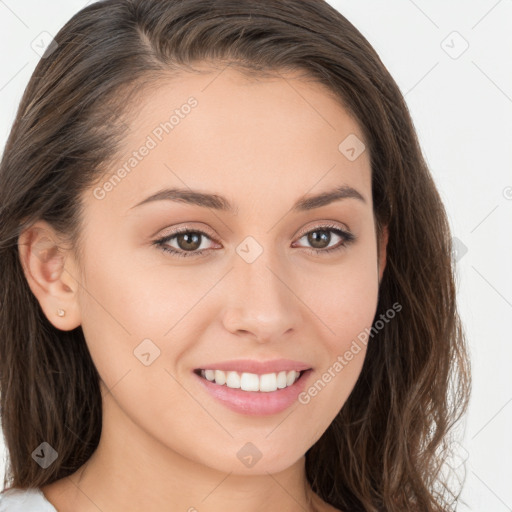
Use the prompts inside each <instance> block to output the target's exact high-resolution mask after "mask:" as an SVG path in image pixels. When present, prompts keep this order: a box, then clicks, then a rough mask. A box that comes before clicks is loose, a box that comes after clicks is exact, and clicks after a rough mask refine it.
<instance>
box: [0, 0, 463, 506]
mask: <svg viewBox="0 0 512 512" xmlns="http://www.w3.org/2000/svg"><path fill="white" fill-rule="evenodd" d="M55 41H56V43H57V44H56V45H54V46H53V47H52V46H51V47H50V49H49V50H48V51H47V54H46V55H44V58H42V59H41V60H40V62H39V63H38V65H37V67H36V69H35V71H34V73H33V74H32V77H31V79H30V82H29V83H28V86H27V88H26V90H25V92H24V95H23V98H22V100H21V103H20V105H19V109H18V112H17V115H16V119H15V121H14V124H13V127H12V130H11V132H10V135H9V138H8V141H7V144H6V147H5V151H4V154H3V158H2V161H1V164H0V165H1V166H0V204H1V209H0V265H1V269H0V275H1V276H2V280H1V283H0V301H1V302H0V384H1V401H0V405H1V415H2V427H3V432H4V437H5V443H6V446H7V450H8V455H9V460H8V466H7V470H6V476H5V478H4V487H7V486H9V488H12V487H17V488H27V487H42V486H44V485H47V484H50V483H52V482H53V481H55V480H59V479H61V478H63V477H66V476H68V475H70V474H72V473H74V472H75V471H76V470H77V469H78V468H79V467H80V466H82V465H83V464H84V463H85V462H86V461H87V459H88V458H89V457H90V456H91V454H92V453H93V451H94V450H95V448H96V447H97V445H98V442H99V438H100V434H101V421H102V414H101V406H102V402H101V395H100V388H99V375H98V373H97V371H96V368H95V367H94V364H93V362H92V360H91V357H90V354H89V351H88V349H87V345H86V341H85V338H84V335H83V332H82V329H81V327H78V328H76V329H74V330H72V331H61V330H58V329H56V328H54V327H53V325H52V324H51V323H50V322H49V321H48V319H47V318H46V316H45V315H44V313H43V312H42V309H41V308H40V306H39V303H38V301H37V300H36V298H35V297H34V295H33V294H32V292H31V290H30V288H29V286H28V283H27V281H26V279H25V276H24V273H23V269H22V266H21V264H20V259H19V254H18V248H17V241H18V237H19V235H20V233H21V232H22V231H23V230H24V229H26V228H27V227H29V226H30V225H31V224H33V223H34V222H36V221H37V220H45V221H47V222H48V223H49V224H50V225H52V226H53V227H54V229H56V230H57V232H59V233H62V235H63V236H65V237H66V239H67V240H69V242H70V244H71V245H72V247H73V248H74V249H75V251H76V253H77V257H78V255H79V254H80V243H81V241H80V233H81V218H82V217H81V214H82V213H83V210H82V205H81V203H80V201H79V200H78V199H79V197H80V195H81V194H82V192H84V191H85V190H87V189H89V188H90V187H91V186H92V185H93V184H94V183H96V182H97V180H98V178H101V176H102V174H103V173H104V172H105V171H106V170H107V169H108V165H109V163H110V162H111V161H112V158H113V156H114V155H115V154H116V150H117V149H118V148H119V143H120V141H121V140H122V136H123V133H124V131H125V129H126V126H127V125H126V120H127V118H128V116H129V115H130V112H132V111H133V109H134V108H135V105H136V99H137V95H138V94H139V93H140V91H141V90H142V89H143V88H144V87H147V86H151V84H153V83H156V82H157V81H158V80H159V78H161V77H163V76H167V77H169V76H173V73H174V74H178V73H179V72H182V71H191V72H193V71H194V69H193V67H192V64H193V63H196V62H201V61H210V62H216V63H224V64H226V65H227V64H229V65H231V66H233V67H236V68H237V69H240V70H243V71H244V72H246V73H249V74H251V73H252V74H253V75H255V76H257V75H261V74H263V73H274V74H278V73H279V72H280V71H282V70H300V71H302V72H305V75H307V76H310V77H312V78H313V79H314V80H316V81H318V82H319V83H321V84H324V85H326V86H327V87H328V88H329V90H330V91H332V93H334V94H335V95H336V97H337V98H338V99H339V101H340V103H341V104H342V105H343V107H344V108H346V109H347V111H348V112H349V113H350V114H351V115H352V116H353V117H354V118H355V119H356V120H357V122H358V123H359V124H360V126H361V129H362V130H363V133H364V135H365V140H366V142H367V150H368V151H369V154H370V156H371V169H372V194H373V203H374V216H375V219H376V225H377V236H379V237H380V236H381V233H382V228H383V226H385V225H386V226H387V227H388V231H389V241H388V245H387V266H386V269H385V272H384V275H383V279H382V282H381V284H380V291H379V301H378V308H377V313H376V317H375V318H376V319H377V318H379V317H380V315H381V314H383V313H384V312H386V311H387V310H389V309H390V308H392V305H393V304H395V303H399V304H400V305H401V307H402V309H401V311H400V314H398V315H396V317H395V318H394V319H393V321H392V322H389V323H388V324H387V325H386V328H385V329H381V330H379V331H378V332H376V333H375V335H374V336H372V338H371V339H370V341H369V343H368V349H367V354H366V359H365V362H364V365H363V368H362V371H361V375H360V377H359V379H358V380H357V383H356V385H355V387H354V389H353V391H352V393H351V395H350V396H349V398H348V400H347V402H346V403H345V404H344V406H343V408H342V409H341V411H340V412H339V414H338V415H337V416H336V418H335V419H334V421H333V422H332V424H331V425H330V426H329V428H328V429H327V430H326V432H325V433H324V434H323V436H322V437H321V438H320V439H319V440H318V441H317V442H316V444H315V445H314V446H312V447H311V448H310V449H309V450H308V452H307V453H306V474H307V478H308V481H309V483H310V484H311V486H312V488H313V490H314V491H315V492H316V493H317V494H319V495H320V496H321V497H322V498H323V499H324V500H325V501H327V502H328V503H330V504H332V505H333V506H334V507H336V508H339V509H341V510H346V511H348V510H365V511H381V510H389V511H401V512H403V511H404V510H421V511H442V510H443V511H444V510H447V509H448V508H450V507H452V506H453V504H454V503H455V502H456V500H457V497H458V492H460V491H457V490H454V489H450V487H449V486H448V483H447V482H446V481H444V480H443V478H442V476H441V475H442V474H443V473H442V472H441V469H442V467H443V463H444V461H445V458H446V457H447V456H448V455H449V454H450V442H449V439H450V435H449V434H451V433H452V431H453V429H452V426H453V425H454V424H455V423H456V422H457V421H458V420H459V419H460V417H461V415H462V414H463V413H464V412H465V410H466V407H467V402H468V397H469V391H470V372H469V360H468V355H467V348H466V342H465V337H464V332H463V329H462V326H461V322H460V319H459V316H458V312H457V308H456V289H455V274H454V262H453V260H452V256H451V236H450V229H449V225H448V222H447V216H446V213H445V209H444V207H443V204H442V202H441V199H440V196H439V194H438V191H437V189H436V187H435V184H434V182H433V180H432V176H431V174H430V172H429V170H428V167H427V165H426V162H425V160H424V158H423V155H422V152H421V149H420V146H419V143H418V139H417V135H416V133H415V130H414V127H413V123H412V121H411V117H410V114H409V111H408V109H407V106H406V103H405V101H404V98H403V96H402V94H401V93H400V90H399V88H398V86H397V85H396V83H395V81H394V80H393V78H392V77H391V76H390V74H389V73H388V71H387V70H386V68H385V66H384V65H383V63H382V62H381V60H380V58H379V57H378V55H377V53H376V52H375V50H374V49H373V48H372V47H371V45H370V44H369V43H368V41H367V40H366V39H365V38H364V37H363V36H362V34H361V33H360V32H359V31H358V30H357V29H356V28H355V27H354V26H353V25H352V24H351V23H350V22H349V21H348V20H347V19H346V18H345V17H344V16H342V15H341V14H340V13H339V12H338V11H336V10H335V9H334V8H333V7H331V6H330V5H329V4H327V3H326V2H324V1H323V0H258V1H257V2H256V1H252V0H236V1H234V0H215V1H213V0H211V1H208V0H179V1H178V0H106V1H100V2H96V3H94V4H92V5H90V6H88V7H86V8H84V9H82V10H81V11H80V12H78V13H77V14H76V15H75V16H73V17H72V18H71V20H70V21H69V22H68V23H67V24H66V25H65V26H64V27H63V28H62V29H61V30H60V31H59V33H58V34H57V35H56V37H55ZM340 142H341V141H340ZM43 441H46V442H47V443H49V444H50V445H51V446H52V447H53V448H54V449H55V450H56V451H57V452H58V458H57V460H55V462H54V463H53V464H51V465H50V466H49V467H47V468H46V469H43V468H41V467H40V466H39V465H38V464H37V463H36V462H35V461H34V459H33V457H32V452H33V451H34V450H35V448H36V447H38V446H39V445H40V444H41V442H43Z"/></svg>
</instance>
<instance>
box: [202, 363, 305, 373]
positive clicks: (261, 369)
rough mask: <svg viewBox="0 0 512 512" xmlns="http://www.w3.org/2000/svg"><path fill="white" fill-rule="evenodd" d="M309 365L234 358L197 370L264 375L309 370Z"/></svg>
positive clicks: (206, 365)
mask: <svg viewBox="0 0 512 512" xmlns="http://www.w3.org/2000/svg"><path fill="white" fill-rule="evenodd" d="M310 368H311V366H310V365H308V364H306V363H302V362H300V361H293V360H291V359H272V360H269V361H256V360H254V359H236V360H231V361H219V362H217V363H211V364H205V365H204V366H200V367H199V368H197V369H198V370H199V369H201V370H223V371H234V372H238V373H244V372H246V373H256V374H259V375H264V374H265V373H279V372H282V371H290V370H298V371H302V370H309V369H310Z"/></svg>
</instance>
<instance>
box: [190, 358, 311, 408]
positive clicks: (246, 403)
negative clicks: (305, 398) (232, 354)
mask: <svg viewBox="0 0 512 512" xmlns="http://www.w3.org/2000/svg"><path fill="white" fill-rule="evenodd" d="M205 369H212V368H205ZM218 369H220V368H218ZM228 371H229V370H228ZM232 371H236V370H232ZM312 373H313V370H312V369H308V370H305V371H303V372H302V374H301V376H300V377H299V379H297V380H296V381H295V383H294V384H292V385H291V386H289V387H286V388H284V389H277V390H276V391H269V392H265V391H242V390H241V389H233V388H228V387H227V386H226V385H222V386H221V385H220V384H215V383H213V382H210V381H209V380H207V379H205V378H203V377H201V376H200V375H198V374H197V373H195V372H192V374H193V376H194V378H196V379H198V380H199V384H200V385H202V386H203V389H205V390H206V391H207V392H208V394H209V395H210V396H211V397H213V398H215V399H216V400H218V401H219V403H221V404H222V405H224V406H225V407H227V408H228V409H230V410H231V411H235V412H237V413H240V414H246V415H268V414H277V413H280V412H282V411H284V410H286V409H288V407H290V406H291V405H292V404H293V403H294V402H296V401H297V398H298V396H299V394H300V393H302V391H303V390H304V388H305V387H306V385H307V381H308V380H309V377H310V375H311V374H312Z"/></svg>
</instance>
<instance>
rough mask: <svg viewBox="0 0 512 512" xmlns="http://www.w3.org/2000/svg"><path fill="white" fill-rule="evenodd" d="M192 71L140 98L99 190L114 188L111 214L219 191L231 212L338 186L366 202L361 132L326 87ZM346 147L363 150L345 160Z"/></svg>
mask: <svg viewBox="0 0 512 512" xmlns="http://www.w3.org/2000/svg"><path fill="white" fill-rule="evenodd" d="M200 71H201V72H200V73H180V74H179V75H177V76H174V77H172V79H169V80H166V79H162V80H161V81H160V82H159V83H158V84H157V86H156V87H151V88H147V89H146V91H145V92H144V93H142V94H141V95H140V97H139V98H138V101H137V103H136V105H134V106H135V110H134V111H133V112H132V113H131V115H129V116H128V117H129V122H128V124H129V128H130V129H129V132H128V133H127V135H125V137H124V139H123V141H122V144H121V148H120V151H119V154H118V155H117V157H116V161H115V163H114V165H113V166H112V167H111V169H110V172H109V173H107V174H106V175H105V177H104V179H103V181H102V182H101V183H100V185H102V184H103V183H105V182H107V181H111V182H112V186H109V187H108V189H109V190H108V194H107V196H106V198H105V199H106V203H109V207H110V208H116V207H119V208H122V209H124V210H126V209H128V208H130V207H131V206H133V205H134V204H136V203H137V202H140V201H141V200H142V199H143V198H144V197H146V196H148V195H150V194H152V193H155V192H156V191H158V189H161V188H164V187H178V186H179V187H180V188H186V187H189V188H191V189H194V190H201V189H203V190H205V191H206V190H207V191H209V192H218V193H219V194H222V195H224V196H228V197H230V198H232V202H233V203H234V204H237V205H238V204H239V203H240V202H241V201H246V202H247V201H251V200H252V199H254V200H256V199H257V200H258V201H259V202H261V204H262V207H264V206H263V203H264V202H265V201H272V202H275V201H279V202H286V203H290V204H291V203H292V202H295V200H296V198H297V197H299V196H303V195H304V194H306V193H308V192H311V193H316V192H320V191H322V190H328V189H332V188H333V187H336V186H340V185H348V186H352V187H354V188H356V189H358V190H360V191H361V192H362V193H364V195H365V196H366V197H369V196H371V172H370V163H369V162H370V160H369V155H368V151H362V148H364V136H363V133H362V131H361V128H360V126H359V125H358V123H357V121H356V120H354V119H353V118H352V117H351V116H350V115H349V114H348V112H347V111H346V110H345V109H344V108H343V106H342V104H341V103H340V102H339V101H338V100H337V99H336V98H335V96H334V94H333V93H332V92H331V91H330V90H329V89H328V88H327V87H325V86H324V85H322V84H319V83H317V82H314V81H313V80H311V79H306V78H305V77H304V76H299V75H298V74H297V73H295V74H292V73H284V72H281V73H279V75H277V76H276V77H269V76H265V77H263V78H258V77H250V76H246V75H244V74H242V73H240V72H239V71H237V70H236V69H233V68H231V67H227V68H215V69H211V68H202V69H201V70H200ZM347 141H348V142H347ZM354 144H355V146H356V151H357V152H358V153H359V152H360V151H362V152H361V153H360V155H359V156H357V158H355V159H354V158H353V157H352V158H350V154H349V155H348V156H349V157H347V153H346V149H347V146H354ZM120 169H124V171H123V172H118V171H119V170H120ZM116 175H117V176H116ZM119 175H121V178H120V179H119ZM110 178H113V179H110Z"/></svg>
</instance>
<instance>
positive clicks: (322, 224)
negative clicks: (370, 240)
mask: <svg viewBox="0 0 512 512" xmlns="http://www.w3.org/2000/svg"><path fill="white" fill-rule="evenodd" d="M325 228H332V229H339V230H340V231H346V232H347V233H350V234H351V233H352V230H351V229H350V228H349V227H348V226H347V225H346V224H343V223H341V222H338V221H334V220H325V219H324V220H319V221H315V222H314V223H312V224H308V225H307V226H306V227H304V228H302V229H301V230H300V231H299V232H298V233H297V234H296V235H295V237H294V238H302V237H303V236H304V235H307V234H308V233H310V232H311V231H315V230H320V229H325Z"/></svg>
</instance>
